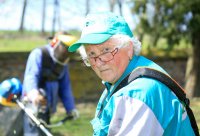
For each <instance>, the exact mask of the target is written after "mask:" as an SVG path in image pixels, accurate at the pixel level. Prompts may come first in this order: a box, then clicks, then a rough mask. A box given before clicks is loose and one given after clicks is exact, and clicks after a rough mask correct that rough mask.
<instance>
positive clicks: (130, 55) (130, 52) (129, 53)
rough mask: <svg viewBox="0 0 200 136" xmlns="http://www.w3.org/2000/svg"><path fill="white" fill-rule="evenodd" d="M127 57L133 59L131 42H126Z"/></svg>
mask: <svg viewBox="0 0 200 136" xmlns="http://www.w3.org/2000/svg"><path fill="white" fill-rule="evenodd" d="M128 44H129V45H128V57H129V59H130V60H131V59H132V58H133V55H134V51H133V43H132V42H131V41H129V42H128Z"/></svg>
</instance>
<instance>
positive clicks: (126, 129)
mask: <svg viewBox="0 0 200 136" xmlns="http://www.w3.org/2000/svg"><path fill="white" fill-rule="evenodd" d="M115 105H116V107H115V111H114V114H113V118H112V120H111V123H110V126H109V130H108V135H109V136H113V135H116V136H121V135H132V134H134V135H149V136H159V135H162V134H163V132H164V130H163V128H162V126H161V125H160V123H159V121H158V120H157V118H156V116H155V115H154V113H153V111H152V110H151V109H150V108H149V107H148V106H147V105H146V104H145V103H143V102H142V101H140V100H138V99H134V98H131V97H129V96H121V97H118V98H117V99H116V100H115ZM149 124H151V125H149Z"/></svg>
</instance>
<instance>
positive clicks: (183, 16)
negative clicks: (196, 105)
mask: <svg viewBox="0 0 200 136" xmlns="http://www.w3.org/2000/svg"><path fill="white" fill-rule="evenodd" d="M132 1H133V0H132ZM133 2H134V7H133V8H132V12H133V13H135V14H137V15H139V17H140V23H139V26H138V27H137V30H136V31H137V32H138V34H139V35H140V37H143V35H144V34H148V35H150V36H151V39H152V42H151V44H153V45H156V43H157V41H158V40H159V39H160V38H164V39H166V40H167V42H168V46H169V47H171V48H173V45H175V44H179V42H180V41H181V40H182V39H185V40H186V41H188V42H189V43H191V45H192V53H191V55H190V56H189V59H188V65H187V71H186V87H185V88H186V90H187V91H188V94H189V97H193V96H197V97H200V71H199V67H200V60H199V59H200V53H199V50H200V38H199V37H200V33H199V32H200V0H191V1H188V0H137V1H133Z"/></svg>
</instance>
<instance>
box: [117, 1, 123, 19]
mask: <svg viewBox="0 0 200 136" xmlns="http://www.w3.org/2000/svg"><path fill="white" fill-rule="evenodd" d="M117 3H118V6H119V13H120V15H121V16H123V14H122V0H117Z"/></svg>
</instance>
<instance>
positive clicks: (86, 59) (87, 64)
mask: <svg viewBox="0 0 200 136" xmlns="http://www.w3.org/2000/svg"><path fill="white" fill-rule="evenodd" d="M122 46H125V45H124V44H122V45H119V46H117V47H115V48H114V49H113V51H111V52H105V53H102V54H100V55H98V56H95V57H85V58H82V60H83V62H84V64H85V65H86V66H87V67H91V66H94V65H91V64H90V61H89V58H93V59H94V61H95V63H96V60H97V58H99V56H101V55H105V54H107V53H111V54H112V59H110V60H108V61H102V59H101V58H99V60H100V61H102V62H105V63H106V62H109V61H111V60H113V58H114V56H115V55H116V54H117V52H118V51H119V49H120V48H121V47H122ZM116 50H117V51H116ZM115 51H116V53H114V54H113V52H115Z"/></svg>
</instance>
